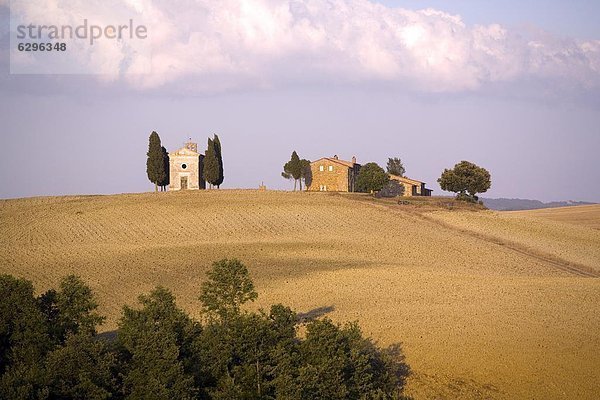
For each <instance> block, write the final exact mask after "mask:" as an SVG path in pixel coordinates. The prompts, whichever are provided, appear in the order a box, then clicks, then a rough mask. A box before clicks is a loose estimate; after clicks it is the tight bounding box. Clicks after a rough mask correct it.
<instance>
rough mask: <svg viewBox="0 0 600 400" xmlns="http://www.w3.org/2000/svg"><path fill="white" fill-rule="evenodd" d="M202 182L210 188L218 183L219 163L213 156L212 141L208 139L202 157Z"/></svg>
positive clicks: (213, 147)
mask: <svg viewBox="0 0 600 400" xmlns="http://www.w3.org/2000/svg"><path fill="white" fill-rule="evenodd" d="M202 173H203V175H204V180H205V181H206V182H208V183H209V185H210V186H211V187H212V186H214V185H216V184H217V182H218V181H219V161H218V160H217V156H216V154H215V144H214V141H213V140H212V139H210V138H209V139H208V147H207V148H206V155H205V156H204V170H203V171H202Z"/></svg>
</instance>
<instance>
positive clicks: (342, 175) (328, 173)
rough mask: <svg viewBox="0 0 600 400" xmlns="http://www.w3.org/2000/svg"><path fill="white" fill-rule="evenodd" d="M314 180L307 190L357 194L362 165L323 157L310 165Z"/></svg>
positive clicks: (336, 157) (336, 158)
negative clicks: (357, 181) (359, 172)
mask: <svg viewBox="0 0 600 400" xmlns="http://www.w3.org/2000/svg"><path fill="white" fill-rule="evenodd" d="M310 170H311V173H312V178H311V182H310V184H309V185H308V186H307V187H306V190H309V191H313V192H318V191H321V192H355V191H356V177H357V176H358V171H359V170H360V164H357V163H356V157H352V161H344V160H340V159H339V157H338V156H333V157H323V158H320V159H318V160H317V161H313V162H311V163H310Z"/></svg>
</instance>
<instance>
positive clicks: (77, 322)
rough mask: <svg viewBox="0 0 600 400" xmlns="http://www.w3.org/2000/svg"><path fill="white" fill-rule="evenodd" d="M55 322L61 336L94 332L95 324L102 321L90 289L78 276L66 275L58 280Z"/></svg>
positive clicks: (92, 333)
mask: <svg viewBox="0 0 600 400" xmlns="http://www.w3.org/2000/svg"><path fill="white" fill-rule="evenodd" d="M56 307H57V309H58V318H57V323H58V325H59V326H60V329H61V331H62V332H61V333H62V337H63V338H66V336H67V335H69V334H73V335H75V334H78V333H82V334H87V335H94V334H96V326H97V325H100V324H101V323H102V322H103V321H104V317H102V316H100V314H98V312H97V311H96V309H97V308H98V303H97V302H96V299H95V297H94V295H93V293H92V290H91V289H90V288H89V286H87V285H86V284H85V283H84V282H83V281H82V280H81V279H80V278H79V277H77V276H75V275H68V276H66V277H65V278H63V280H62V281H61V282H60V290H59V291H58V293H57V294H56Z"/></svg>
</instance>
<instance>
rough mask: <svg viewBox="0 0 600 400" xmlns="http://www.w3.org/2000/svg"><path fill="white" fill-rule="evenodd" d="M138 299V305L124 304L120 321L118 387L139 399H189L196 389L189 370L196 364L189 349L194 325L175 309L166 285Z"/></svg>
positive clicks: (197, 330)
mask: <svg viewBox="0 0 600 400" xmlns="http://www.w3.org/2000/svg"><path fill="white" fill-rule="evenodd" d="M139 301H140V303H141V304H142V309H139V310H138V309H133V308H130V307H127V306H125V307H124V309H123V318H122V319H121V321H120V324H119V336H118V340H119V345H120V347H121V348H122V349H123V358H124V360H125V366H124V371H123V374H124V378H123V391H124V392H125V394H126V395H127V396H128V397H129V398H138V399H145V398H165V399H175V398H176V399H191V398H194V396H195V395H196V394H197V393H198V389H197V387H196V386H195V384H194V376H193V375H192V373H191V371H192V370H197V365H198V363H197V362H196V361H195V359H194V355H193V350H192V349H193V348H194V337H198V336H199V334H200V327H199V325H198V324H196V323H194V322H193V321H191V320H190V319H189V317H188V316H187V315H186V314H185V313H184V312H183V311H181V310H180V309H178V308H177V306H176V305H175V298H174V296H173V295H172V294H171V293H170V292H169V291H168V290H167V289H164V288H161V287H159V288H157V289H155V290H154V291H153V292H152V293H150V294H149V295H141V296H140V297H139ZM186 367H187V368H186ZM186 369H187V371H186Z"/></svg>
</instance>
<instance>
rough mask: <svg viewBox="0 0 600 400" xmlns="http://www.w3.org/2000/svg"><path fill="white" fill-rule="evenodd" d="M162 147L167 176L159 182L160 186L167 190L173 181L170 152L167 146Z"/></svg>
mask: <svg viewBox="0 0 600 400" xmlns="http://www.w3.org/2000/svg"><path fill="white" fill-rule="evenodd" d="M161 149H162V154H163V167H164V169H165V176H164V179H163V180H162V181H161V182H160V183H159V186H160V187H161V189H162V190H163V191H166V189H167V186H169V184H170V183H171V177H170V175H171V171H170V164H169V152H168V151H167V149H166V148H165V146H162V147H161Z"/></svg>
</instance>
